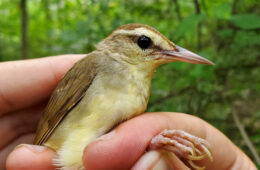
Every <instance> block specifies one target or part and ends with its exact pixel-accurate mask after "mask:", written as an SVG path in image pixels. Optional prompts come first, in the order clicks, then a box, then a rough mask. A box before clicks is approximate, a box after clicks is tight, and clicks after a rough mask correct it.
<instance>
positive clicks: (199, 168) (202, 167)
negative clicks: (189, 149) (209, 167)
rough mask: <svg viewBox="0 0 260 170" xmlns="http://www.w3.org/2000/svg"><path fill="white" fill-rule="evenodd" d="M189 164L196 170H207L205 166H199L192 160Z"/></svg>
mask: <svg viewBox="0 0 260 170" xmlns="http://www.w3.org/2000/svg"><path fill="white" fill-rule="evenodd" d="M188 163H189V164H190V166H191V167H192V168H194V169H196V170H203V169H205V166H198V165H196V164H194V162H192V161H191V160H189V161H188Z"/></svg>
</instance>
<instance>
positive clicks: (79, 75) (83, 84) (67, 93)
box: [34, 55, 96, 145]
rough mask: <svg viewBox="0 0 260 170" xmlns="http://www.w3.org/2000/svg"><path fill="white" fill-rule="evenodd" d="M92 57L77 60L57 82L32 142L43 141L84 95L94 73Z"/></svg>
mask: <svg viewBox="0 0 260 170" xmlns="http://www.w3.org/2000/svg"><path fill="white" fill-rule="evenodd" d="M93 58H94V57H92V56H91V55H90V56H87V57H85V58H84V59H82V60H81V61H79V62H77V63H76V64H75V65H74V66H73V67H72V68H71V69H70V70H69V71H68V72H67V74H66V75H65V76H64V78H63V79H62V80H61V82H60V83H59V84H58V86H57V87H56V89H55V90H54V92H53V93H52V95H51V98H50V100H49V102H48V105H47V107H46V110H45V112H44V114H43V117H42V118H41V120H40V123H39V125H38V129H37V132H36V136H35V139H34V144H36V145H41V144H43V143H45V142H46V141H47V139H48V138H49V137H50V135H51V134H52V132H53V131H54V129H55V128H56V127H57V125H59V123H60V122H61V121H62V120H63V118H64V117H65V116H66V115H67V114H68V113H69V111H70V110H71V109H72V108H73V107H74V106H75V105H76V104H77V103H78V102H79V101H80V100H81V99H82V97H83V96H84V95H85V92H86V91H87V89H88V88H89V86H90V85H91V83H92V81H93V79H94V77H95V75H96V66H95V62H94V61H93Z"/></svg>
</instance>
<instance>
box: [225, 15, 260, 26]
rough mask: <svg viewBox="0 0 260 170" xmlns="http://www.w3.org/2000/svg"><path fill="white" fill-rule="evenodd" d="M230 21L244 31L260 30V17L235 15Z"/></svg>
mask: <svg viewBox="0 0 260 170" xmlns="http://www.w3.org/2000/svg"><path fill="white" fill-rule="evenodd" d="M230 21H231V22H232V23H233V24H235V25H236V26H237V27H239V28H242V29H256V28H260V17H259V16H258V15H256V14H239V15H233V16H232V17H231V20H230Z"/></svg>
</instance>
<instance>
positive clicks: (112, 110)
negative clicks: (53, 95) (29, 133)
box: [45, 86, 148, 169]
mask: <svg viewBox="0 0 260 170" xmlns="http://www.w3.org/2000/svg"><path fill="white" fill-rule="evenodd" d="M94 87H95V86H94ZM126 88H127V89H126ZM88 93H90V94H93V93H94V94H95V95H92V96H91V97H90V96H89V94H88ZM147 100H148V99H147V98H146V97H144V96H140V95H139V92H138V91H137V90H136V88H132V87H124V88H122V90H120V89H119V90H118V89H116V90H115V89H111V90H109V89H106V88H100V89H98V91H97V90H96V89H91V88H89V89H88V92H87V93H86V95H85V97H83V99H82V100H81V101H80V102H79V103H78V104H77V106H76V107H74V108H73V110H72V111H71V112H70V113H69V114H68V115H67V116H66V117H65V119H64V120H63V121H62V122H61V123H60V125H59V126H58V127H57V129H56V130H55V131H54V133H53V134H52V136H51V137H50V139H49V140H48V141H47V142H46V143H45V145H46V146H49V147H51V148H53V149H55V150H57V154H58V158H57V159H55V160H54V162H55V164H56V165H59V166H63V167H74V168H77V169H79V168H82V162H81V161H82V155H83V151H84V148H85V147H86V146H87V144H89V143H90V142H91V141H93V140H94V139H96V138H97V137H99V136H101V135H103V134H105V133H106V132H108V131H109V130H110V129H111V128H113V126H114V125H116V124H118V123H119V122H122V121H124V120H126V119H129V118H131V117H133V116H135V115H137V114H140V113H143V112H144V111H145V109H146V106H147Z"/></svg>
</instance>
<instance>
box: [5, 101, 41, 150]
mask: <svg viewBox="0 0 260 170" xmlns="http://www.w3.org/2000/svg"><path fill="white" fill-rule="evenodd" d="M44 107H45V103H41V104H38V105H36V106H34V107H31V108H28V109H23V110H21V111H17V112H13V113H10V114H7V115H4V116H2V117H0V129H1V130H0V136H2V137H3V136H4V138H2V139H1V140H0V148H3V147H4V146H6V145H8V144H9V143H10V142H12V141H13V140H15V139H16V138H18V137H19V136H21V135H23V134H28V133H31V132H35V130H36V127H37V124H38V121H39V119H40V115H41V112H42V110H43V108H44Z"/></svg>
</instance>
